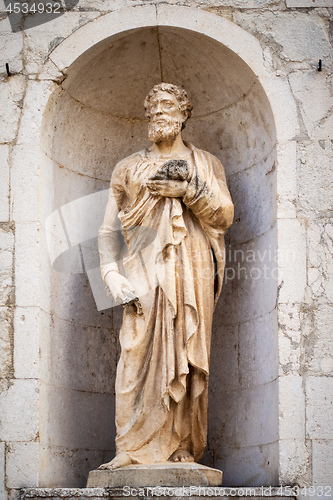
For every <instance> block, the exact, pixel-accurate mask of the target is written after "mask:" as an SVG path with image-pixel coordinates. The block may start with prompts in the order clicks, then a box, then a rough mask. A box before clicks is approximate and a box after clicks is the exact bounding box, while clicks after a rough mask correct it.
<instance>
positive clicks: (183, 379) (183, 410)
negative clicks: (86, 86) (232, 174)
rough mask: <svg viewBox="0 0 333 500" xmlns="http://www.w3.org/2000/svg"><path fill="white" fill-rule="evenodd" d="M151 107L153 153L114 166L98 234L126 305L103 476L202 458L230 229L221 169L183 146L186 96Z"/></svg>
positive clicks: (105, 272) (158, 89)
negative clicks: (110, 455) (112, 443)
mask: <svg viewBox="0 0 333 500" xmlns="http://www.w3.org/2000/svg"><path fill="white" fill-rule="evenodd" d="M144 106H145V111H146V116H147V118H148V119H149V125H148V136H149V139H150V141H151V142H152V145H151V146H150V147H148V149H144V150H142V151H139V152H138V153H135V154H133V155H131V156H129V157H128V158H125V159H124V160H122V161H121V162H120V163H118V164H117V165H116V167H115V169H114V172H113V175H112V178H111V189H110V198H109V202H108V206H107V209H106V214H105V219H104V222H103V225H102V227H101V228H100V231H99V250H100V260H101V273H102V278H103V280H104V282H105V284H106V286H107V289H108V290H109V292H110V293H111V295H112V297H113V298H114V300H115V301H116V302H117V303H118V304H123V305H124V314H123V323H122V327H121V330H120V344H121V356H120V360H119V364H118V368H117V375H116V430H117V435H116V456H115V457H114V459H113V460H112V461H111V462H109V463H107V464H103V465H102V466H100V468H102V469H116V468H119V467H123V466H126V465H129V464H131V463H133V464H158V463H164V462H167V461H173V462H193V461H198V460H199V459H200V458H201V456H202V454H203V451H204V448H205V445H206V441H207V396H208V392H207V391H208V376H209V356H210V342H211V327H212V317H213V311H214V307H215V304H216V302H217V300H218V297H219V294H220V291H221V287H222V281H223V272H224V261H225V257H224V254H225V251H224V234H225V232H226V230H227V229H228V227H229V226H230V225H231V224H232V220H233V204H232V201H231V197H230V194H229V191H228V187H227V184H226V178H225V174H224V169H223V167H222V165H221V163H220V162H219V160H218V159H217V158H215V157H214V156H212V155H211V154H210V153H207V152H205V151H202V150H200V149H197V148H195V147H194V146H192V145H191V144H189V143H186V142H184V141H183V139H182V136H181V131H182V129H183V128H184V126H185V123H186V121H187V120H188V119H189V118H190V116H191V111H192V105H191V103H190V101H189V99H188V96H187V94H186V92H185V91H184V90H183V89H182V88H180V87H177V86H175V85H172V84H167V83H161V84H159V85H156V86H154V87H153V88H152V90H151V91H150V92H149V94H148V95H147V97H146V99H145V102H144ZM117 223H118V224H119V225H118V226H117ZM119 234H121V235H122V238H123V241H121V239H120V238H119Z"/></svg>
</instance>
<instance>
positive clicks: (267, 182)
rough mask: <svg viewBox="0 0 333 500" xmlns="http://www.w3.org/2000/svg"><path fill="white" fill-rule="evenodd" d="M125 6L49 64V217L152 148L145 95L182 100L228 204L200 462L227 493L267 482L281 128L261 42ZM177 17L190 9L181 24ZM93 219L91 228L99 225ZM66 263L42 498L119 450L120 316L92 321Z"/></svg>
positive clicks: (205, 23) (49, 343)
mask: <svg viewBox="0 0 333 500" xmlns="http://www.w3.org/2000/svg"><path fill="white" fill-rule="evenodd" d="M132 9H134V10H132V12H134V11H135V17H133V16H132V17H131V16H129V11H130V9H124V13H123V14H122V13H121V12H116V13H112V14H109V15H106V16H103V18H101V19H99V20H98V21H99V22H100V24H99V25H98V22H96V21H94V22H92V23H89V25H91V26H89V25H86V26H84V27H83V28H81V29H79V30H78V31H77V32H75V33H74V34H73V35H71V36H70V37H69V38H68V39H67V40H65V41H64V42H63V43H62V44H60V46H59V47H57V49H55V51H54V52H53V53H52V54H51V56H50V60H51V61H53V62H54V63H55V64H56V65H57V66H58V68H59V69H60V70H61V71H62V72H63V73H64V75H65V76H66V78H65V80H64V81H63V83H62V84H61V85H59V87H58V89H57V90H55V91H54V92H53V94H52V95H51V97H50V99H49V101H48V103H47V106H46V109H45V112H44V119H43V127H42V138H41V146H42V150H43V151H44V154H45V162H44V168H45V169H46V170H47V171H48V172H49V173H48V176H46V177H47V179H48V181H45V188H46V189H49V190H51V191H50V200H51V203H52V207H51V206H50V210H49V211H50V212H51V211H54V210H60V212H61V208H62V207H63V206H64V205H67V204H69V203H71V202H72V201H74V200H77V199H79V198H83V197H85V196H87V195H91V194H93V193H96V192H101V193H102V192H103V190H105V189H107V188H108V184H109V180H110V176H111V174H112V169H113V167H114V165H115V164H116V163H117V161H119V160H120V159H121V158H124V157H125V156H127V155H129V154H131V153H133V152H135V151H137V150H139V149H141V148H142V147H143V146H145V145H146V144H147V143H148V142H147V138H146V122H145V119H144V115H143V110H142V101H143V98H144V97H145V95H146V93H147V92H148V91H149V90H150V88H151V87H152V85H154V84H155V83H159V82H160V81H161V80H164V81H170V82H172V83H176V84H178V85H181V86H183V87H184V88H186V90H188V92H189V94H190V95H191V98H192V102H193V105H194V112H193V117H192V119H191V120H190V122H189V123H188V125H187V127H186V129H185V131H184V138H185V139H187V140H190V141H191V142H193V144H195V145H196V146H197V147H200V148H202V149H205V150H207V151H210V152H211V153H213V154H214V155H216V156H217V157H218V158H219V159H220V160H221V161H222V163H223V165H224V167H225V169H226V174H227V178H228V182H229V186H230V190H231V193H232V196H233V199H234V203H235V206H236V213H235V224H234V226H233V227H232V228H231V230H230V231H229V234H228V238H227V267H228V269H227V273H228V274H227V275H226V277H227V280H226V283H225V285H224V289H223V293H222V297H221V299H220V301H219V304H218V306H217V310H216V312H215V317H214V325H213V335H212V338H213V341H212V358H211V380H210V402H209V434H208V446H207V451H206V453H205V456H204V458H203V461H202V462H203V463H205V464H206V465H210V466H215V467H218V468H221V469H222V470H223V471H224V484H225V485H226V486H227V485H230V486H242V485H251V486H253V485H262V484H267V485H275V484H278V460H279V456H278V453H279V451H278V386H277V366H278V346H277V316H276V296H277V295H276V293H277V280H276V273H275V267H276V262H275V260H274V259H272V258H271V256H272V255H274V252H275V251H276V249H277V234H276V168H275V156H276V136H277V131H278V130H279V123H277V120H276V119H275V116H274V113H273V111H274V110H272V107H271V103H270V102H269V99H268V96H269V94H270V92H271V91H272V85H271V84H267V85H265V87H266V88H265V90H264V88H263V83H265V82H266V76H265V71H264V69H263V66H262V57H261V50H260V47H259V44H258V42H257V41H256V40H255V39H254V38H253V37H251V36H250V35H248V34H247V33H246V32H244V31H243V30H241V29H240V28H238V27H237V26H235V25H233V24H232V23H230V22H228V21H226V20H224V19H220V18H217V16H215V15H212V14H207V13H205V12H202V11H200V12H198V9H195V12H193V11H194V9H189V8H182V7H175V8H174V7H170V6H164V7H163V8H161V9H160V8H159V9H158V10H157V11H156V10H155V7H154V8H152V7H151V6H145V7H142V8H139V7H135V8H132ZM180 10H181V11H182V12H183V11H184V12H186V16H185V17H184V18H182V19H183V21H182V22H179V14H180ZM125 11H126V12H125ZM189 11H191V15H190V16H189ZM177 13H178V14H177ZM121 16H123V17H121ZM191 16H192V17H191ZM193 16H194V17H193ZM176 19H177V20H176ZM184 19H185V21H184ZM189 19H192V21H191V22H192V24H191V23H190V21H189ZM193 19H196V23H194V22H193ZM198 20H199V22H198ZM186 23H187V24H186ZM220 24H222V25H223V27H224V28H225V30H224V32H223V34H221V26H220ZM103 26H104V29H102V28H103ZM98 27H99V29H97V28H98ZM89 30H90V31H89ZM221 37H224V42H225V43H223V42H221V40H220V38H221ZM235 40H237V42H235ZM244 43H246V44H247V47H245V46H244ZM228 45H229V46H228ZM230 45H231V46H232V45H234V47H233V48H234V50H232V49H231V47H230ZM241 52H243V53H245V52H246V54H247V55H246V54H245V55H244V54H242V55H243V58H242V57H240V53H241ZM283 133H286V128H284V129H283ZM101 196H102V195H101ZM105 203H106V200H105ZM103 212H104V207H103V209H102V210H101V213H102V214H103ZM95 222H96V227H97V228H98V226H99V224H100V222H101V221H98V220H96V221H95ZM78 223H79V221H78ZM64 237H67V238H68V237H69V239H70V235H65V236H64ZM268 250H269V251H268ZM81 252H82V249H81ZM71 255H72V261H71V262H70V268H69V269H68V272H59V271H61V269H60V268H59V269H58V270H57V269H49V275H50V288H51V295H50V313H51V322H50V324H49V325H48V327H47V328H46V329H45V333H46V340H45V349H44V357H45V358H47V359H46V361H45V364H44V366H45V367H47V368H45V372H44V373H43V376H42V379H43V385H42V390H43V391H44V409H43V411H42V422H43V425H42V431H41V444H42V446H41V450H42V451H41V453H42V463H43V469H42V471H41V483H42V484H41V486H49V487H52V486H64V487H66V486H84V485H85V480H86V477H87V473H88V471H89V470H91V469H92V468H94V467H96V466H97V465H99V464H100V463H101V462H102V461H105V460H108V459H110V458H111V457H112V454H113V453H114V449H113V446H114V434H115V429H114V393H113V386H114V377H115V366H116V358H117V354H118V346H117V340H116V335H117V330H118V329H119V326H120V323H121V310H120V309H119V308H115V309H108V310H105V311H97V308H96V304H95V302H94V300H93V296H92V293H91V290H90V286H89V281H88V279H87V276H86V274H85V269H84V265H83V266H82V255H80V252H79V253H77V254H71ZM264 266H265V268H266V271H265V268H264ZM64 290H66V293H65V294H64ZM64 471H66V473H64Z"/></svg>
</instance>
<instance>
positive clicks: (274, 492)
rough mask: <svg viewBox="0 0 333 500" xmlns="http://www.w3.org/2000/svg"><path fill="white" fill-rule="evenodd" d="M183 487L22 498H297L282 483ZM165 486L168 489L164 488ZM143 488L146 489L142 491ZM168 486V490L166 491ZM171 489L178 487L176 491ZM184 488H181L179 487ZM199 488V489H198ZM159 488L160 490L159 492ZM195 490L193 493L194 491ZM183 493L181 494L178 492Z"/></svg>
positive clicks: (24, 494) (39, 492)
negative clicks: (239, 486)
mask: <svg viewBox="0 0 333 500" xmlns="http://www.w3.org/2000/svg"><path fill="white" fill-rule="evenodd" d="M195 488H196V490H197V491H196V492H195V490H194V487H180V488H177V487H176V488H163V487H157V488H155V492H154V488H148V487H145V488H132V490H136V492H135V493H136V494H135V495H133V491H129V492H128V493H126V492H124V489H123V488H27V489H23V490H21V497H20V498H21V500H26V499H30V500H40V499H43V500H63V499H66V500H75V499H78V498H79V499H80V500H101V499H103V498H104V499H105V498H110V499H111V498H112V499H114V500H123V499H124V498H128V499H129V500H138V499H139V498H141V499H143V498H145V499H148V498H156V497H163V498H169V499H171V498H174V499H177V500H186V499H188V498H191V500H203V499H204V498H205V497H215V498H219V497H220V498H223V500H231V499H234V498H236V499H241V498H242V499H244V498H250V499H251V500H267V498H271V499H272V500H295V498H296V497H294V496H290V495H288V491H289V492H290V491H291V488H288V490H287V489H285V488H282V489H281V487H271V486H264V487H256V488H255V487H253V488H251V487H243V488H227V487H226V488H224V487H222V486H218V487H215V486H208V487H200V488H199V487H195ZM163 489H164V490H165V491H164V492H163ZM142 490H143V491H142ZM166 490H168V491H166ZM170 490H175V492H174V494H172V493H173V492H172V491H170ZM179 490H180V491H179ZM198 490H199V491H198ZM158 492H159V494H158ZM191 492H192V494H191ZM178 493H180V494H178Z"/></svg>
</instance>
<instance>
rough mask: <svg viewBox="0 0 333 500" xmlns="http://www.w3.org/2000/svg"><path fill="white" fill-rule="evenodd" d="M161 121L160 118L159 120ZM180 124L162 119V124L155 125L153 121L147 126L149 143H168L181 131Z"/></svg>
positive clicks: (176, 121)
mask: <svg viewBox="0 0 333 500" xmlns="http://www.w3.org/2000/svg"><path fill="white" fill-rule="evenodd" d="M159 119H161V118H159ZM182 124H183V123H182V122H181V121H179V120H174V119H172V118H171V119H170V118H169V117H168V118H163V122H160V123H155V121H154V120H152V121H150V122H149V124H148V137H149V140H150V141H151V142H157V143H159V142H164V141H170V140H172V139H174V138H175V137H176V135H178V134H179V133H180V132H181V130H182Z"/></svg>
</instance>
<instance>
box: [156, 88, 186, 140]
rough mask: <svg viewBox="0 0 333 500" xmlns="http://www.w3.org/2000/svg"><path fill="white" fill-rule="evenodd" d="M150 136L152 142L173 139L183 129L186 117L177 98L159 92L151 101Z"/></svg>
mask: <svg viewBox="0 0 333 500" xmlns="http://www.w3.org/2000/svg"><path fill="white" fill-rule="evenodd" d="M149 111H150V120H149V125H148V136H149V139H150V140H151V141H152V142H162V141H167V140H170V139H173V138H174V137H175V136H176V135H177V134H179V133H180V131H181V129H182V124H183V121H184V115H183V113H181V111H180V110H179V103H178V101H177V99H176V97H175V96H174V95H172V94H169V93H168V92H163V91H160V92H157V94H156V95H155V96H154V98H153V99H152V100H151V101H150V109H149Z"/></svg>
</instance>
